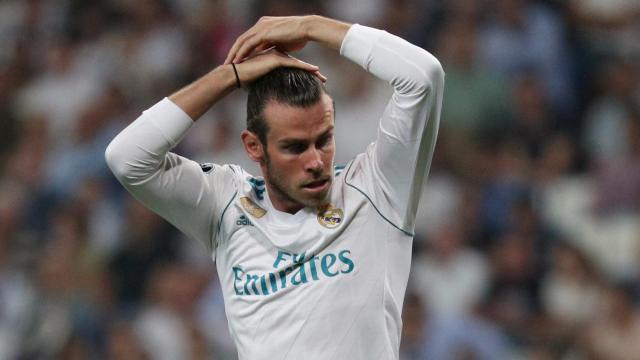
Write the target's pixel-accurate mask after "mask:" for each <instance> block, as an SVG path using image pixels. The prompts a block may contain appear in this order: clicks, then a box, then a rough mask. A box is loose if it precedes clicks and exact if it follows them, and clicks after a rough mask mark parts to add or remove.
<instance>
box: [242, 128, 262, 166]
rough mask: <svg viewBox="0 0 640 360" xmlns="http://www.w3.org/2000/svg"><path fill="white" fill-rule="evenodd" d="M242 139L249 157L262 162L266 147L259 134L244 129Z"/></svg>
mask: <svg viewBox="0 0 640 360" xmlns="http://www.w3.org/2000/svg"><path fill="white" fill-rule="evenodd" d="M240 139H241V140H242V144H243V145H244V150H245V151H246V152H247V155H248V156H249V158H250V159H251V160H253V161H255V162H257V163H259V164H261V163H262V161H263V160H264V148H263V147H262V142H261V141H260V139H258V136H257V135H256V134H254V133H252V132H251V131H249V130H243V131H242V133H241V134H240Z"/></svg>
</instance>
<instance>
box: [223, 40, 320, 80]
mask: <svg viewBox="0 0 640 360" xmlns="http://www.w3.org/2000/svg"><path fill="white" fill-rule="evenodd" d="M225 66H227V65H225ZM235 66H236V69H237V70H238V76H239V78H240V83H241V84H246V83H250V82H252V81H254V80H256V79H258V78H259V77H261V76H263V75H266V74H267V73H269V72H270V71H271V70H274V69H276V68H279V67H294V68H299V69H303V70H306V71H309V72H311V73H314V74H315V75H316V76H317V77H318V78H319V79H320V80H321V81H323V82H324V81H326V80H327V78H326V77H325V76H324V75H322V74H321V73H320V69H319V68H318V67H317V66H315V65H312V64H309V63H306V62H304V61H302V60H299V59H296V58H295V57H293V56H291V55H289V54H286V53H284V52H282V51H280V50H278V49H276V48H270V49H267V50H264V51H262V52H260V53H257V54H253V55H252V56H250V57H249V58H248V59H246V60H245V61H243V62H241V63H238V64H236V65H235ZM229 67H231V66H230V65H229ZM234 76H235V75H234Z"/></svg>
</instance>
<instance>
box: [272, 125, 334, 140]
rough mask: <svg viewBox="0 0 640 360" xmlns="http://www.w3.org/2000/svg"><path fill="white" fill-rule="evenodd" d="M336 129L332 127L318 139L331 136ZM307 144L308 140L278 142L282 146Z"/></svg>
mask: <svg viewBox="0 0 640 360" xmlns="http://www.w3.org/2000/svg"><path fill="white" fill-rule="evenodd" d="M334 129H335V127H334V126H333V125H331V127H329V128H328V129H327V130H325V131H324V132H323V133H322V134H320V136H319V137H318V138H322V137H325V136H327V135H329V134H330V133H331V132H332V131H333V130H334ZM306 143H307V140H306V139H295V138H286V139H282V140H279V141H278V144H280V145H294V144H306Z"/></svg>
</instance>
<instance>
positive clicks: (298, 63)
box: [283, 56, 320, 72]
mask: <svg viewBox="0 0 640 360" xmlns="http://www.w3.org/2000/svg"><path fill="white" fill-rule="evenodd" d="M283 59H284V61H283V63H284V64H283V65H284V66H294V67H297V68H300V69H304V70H307V71H311V72H315V71H319V70H320V68H319V67H317V66H316V65H313V64H309V63H307V62H304V61H302V60H298V59H296V58H294V57H293V56H291V57H287V58H283Z"/></svg>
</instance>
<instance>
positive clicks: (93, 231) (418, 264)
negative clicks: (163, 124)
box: [0, 0, 640, 360]
mask: <svg viewBox="0 0 640 360" xmlns="http://www.w3.org/2000/svg"><path fill="white" fill-rule="evenodd" d="M308 13H318V14H323V15H327V16H331V17H335V18H338V19H341V20H345V21H349V22H359V23H361V24H364V25H370V26H374V27H378V28H382V29H385V30H387V31H389V32H391V33H393V34H396V35H399V36H401V37H403V38H405V39H407V40H409V41H411V42H412V43H414V44H417V45H419V46H421V47H424V48H425V49H428V50H429V51H431V52H432V53H434V54H435V55H436V56H437V57H438V58H439V59H440V60H441V62H442V64H443V66H444V68H445V71H446V74H447V75H446V86H445V96H444V105H443V110H442V120H441V127H440V135H439V139H438V145H437V148H436V152H435V157H434V161H433V165H432V168H431V175H430V178H429V181H428V184H427V185H426V186H425V189H424V193H423V197H422V200H421V205H420V211H419V217H418V222H417V223H418V224H417V229H416V233H417V235H416V238H415V241H414V244H415V249H414V257H413V261H412V267H413V269H412V273H411V278H410V280H409V288H408V290H407V294H406V298H405V301H404V314H403V315H404V316H403V317H404V331H403V337H402V347H401V359H406V360H413V359H437V360H439V359H585V358H600V359H625V360H627V359H640V317H639V315H640V314H639V309H640V308H639V305H638V304H639V301H640V272H639V270H640V269H639V267H640V111H639V106H640V87H639V83H638V81H639V79H640V61H639V60H640V41H639V40H638V39H640V1H638V0H567V1H560V0H557V1H553V0H547V1H534V0H451V1H436V0H422V1H417V0H398V1H391V0H328V1H319V0H318V1H302V0H298V1H293V0H266V1H254V0H234V1H232V0H226V1H224V0H219V1H214V0H97V1H80V0H20V1H18V0H2V1H0V43H1V44H2V46H1V47H0V359H168V360H169V359H171V360H175V359H234V358H235V357H236V355H235V350H234V347H233V343H232V341H231V339H230V337H229V334H228V330H227V323H226V318H225V315H224V308H223V300H222V297H221V291H220V285H219V283H218V280H217V278H216V274H215V268H214V265H213V264H212V262H211V259H210V257H209V255H208V254H206V251H205V249H204V247H201V246H200V245H199V244H197V243H196V242H194V241H190V240H189V239H186V238H185V237H184V236H183V235H181V234H180V233H179V232H177V231H176V230H175V229H173V228H172V227H171V226H170V225H168V224H167V223H166V222H164V221H163V220H162V219H160V218H158V217H157V216H155V215H154V214H152V213H150V212H149V211H147V210H146V209H144V208H143V207H141V205H139V204H138V203H137V202H136V201H134V200H133V199H132V197H131V196H129V195H128V194H127V193H125V191H124V190H123V188H122V187H121V186H120V185H119V184H118V183H117V181H116V180H115V179H114V177H113V176H111V174H110V173H109V172H108V169H107V167H106V164H105V162H104V150H105V148H106V145H107V144H108V142H109V141H110V140H111V139H112V138H113V137H114V136H115V134H117V133H118V132H119V131H120V130H121V129H123V128H124V127H125V126H126V125H127V124H128V123H130V122H131V121H133V120H134V119H135V118H136V117H137V116H138V115H139V114H140V113H141V111H143V110H144V109H146V108H148V107H150V106H151V105H153V104H154V103H155V102H157V101H159V100H160V99H162V98H163V97H164V96H167V95H169V94H170V93H172V92H173V91H175V90H177V89H178V88H180V87H181V86H184V85H186V84H187V83H189V82H190V81H192V80H194V79H195V78H197V77H199V76H201V75H203V74H204V73H206V72H207V71H209V70H210V69H212V68H214V67H215V66H217V65H218V64H220V63H221V62H222V61H223V60H224V58H225V55H226V51H227V50H228V49H229V48H230V46H231V44H232V43H233V41H234V40H235V37H236V36H238V35H239V34H240V33H242V32H243V31H244V30H246V29H247V28H248V27H249V26H251V25H252V24H253V23H254V22H255V21H256V20H257V19H258V18H259V17H260V16H262V15H292V14H308ZM297 55H298V56H299V57H301V58H302V59H304V60H307V61H309V62H311V63H314V64H317V65H319V66H320V68H321V70H322V72H323V73H324V74H325V75H327V76H328V78H329V80H328V82H327V87H328V90H329V92H330V93H331V94H332V95H333V97H334V99H335V103H336V108H337V115H336V123H337V128H338V131H337V147H338V153H337V158H336V160H337V163H338V164H344V163H346V162H348V161H349V159H351V158H352V157H353V156H354V155H355V154H357V153H358V152H360V151H362V150H363V149H364V148H365V147H366V145H367V144H368V143H369V142H371V141H372V140H373V139H374V137H375V133H376V123H377V118H378V116H379V115H380V113H381V112H382V109H383V108H384V106H385V104H386V102H387V100H388V97H389V95H390V94H391V92H390V89H389V87H388V86H387V85H386V84H384V83H381V82H380V81H378V80H376V79H374V78H372V77H371V76H369V75H368V74H366V73H364V72H363V71H360V70H357V67H356V66H355V65H353V64H350V63H348V62H347V61H345V60H344V59H341V58H339V57H338V56H337V55H336V54H335V53H333V52H329V51H327V50H325V49H322V48H319V47H316V46H309V47H308V48H307V49H305V50H304V51H303V52H301V53H299V54H297ZM245 98H246V93H245V92H244V91H235V92H234V93H232V94H231V95H229V96H228V97H227V98H225V99H224V100H223V101H222V102H220V103H219V104H218V106H216V107H215V108H214V109H213V110H212V111H210V112H209V113H207V114H206V115H205V117H204V119H202V120H201V121H198V123H197V124H196V125H195V126H194V129H193V131H191V133H190V134H189V136H188V137H187V138H186V139H185V140H184V141H183V142H182V143H181V144H180V145H179V147H178V148H177V149H175V151H176V152H178V153H180V154H182V155H185V156H187V157H190V158H192V159H195V160H196V161H199V162H217V163H236V164H240V165H243V166H246V167H247V168H249V169H250V171H252V172H253V173H256V174H258V171H257V168H256V167H255V166H254V165H253V164H251V163H250V162H249V160H248V159H247V158H246V156H245V155H244V152H243V150H242V149H241V148H240V141H239V132H240V130H241V129H243V128H244V124H245Z"/></svg>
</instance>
